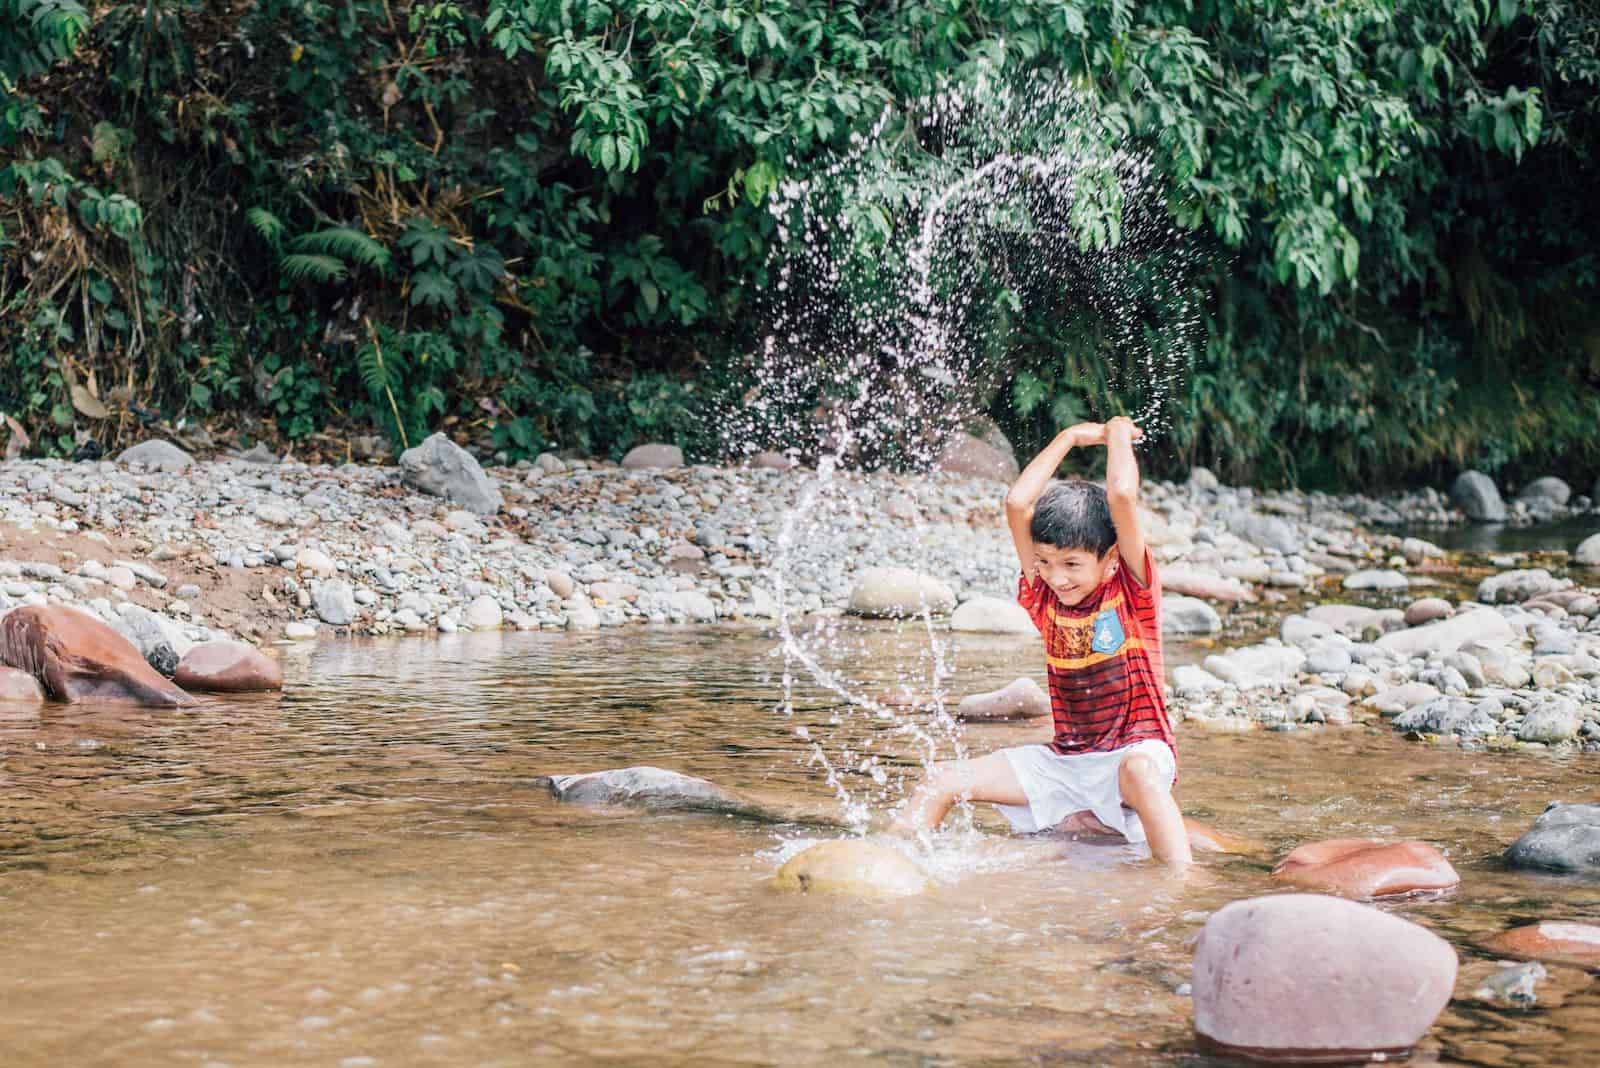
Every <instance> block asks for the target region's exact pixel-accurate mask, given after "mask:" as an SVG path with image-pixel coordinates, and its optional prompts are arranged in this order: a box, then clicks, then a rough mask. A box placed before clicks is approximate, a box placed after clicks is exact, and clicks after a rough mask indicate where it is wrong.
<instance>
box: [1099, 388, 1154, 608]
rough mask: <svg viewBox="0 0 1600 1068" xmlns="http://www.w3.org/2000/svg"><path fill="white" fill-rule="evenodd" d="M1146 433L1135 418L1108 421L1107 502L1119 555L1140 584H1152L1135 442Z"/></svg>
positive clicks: (1122, 416)
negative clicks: (1146, 557)
mask: <svg viewBox="0 0 1600 1068" xmlns="http://www.w3.org/2000/svg"><path fill="white" fill-rule="evenodd" d="M1143 436H1144V432H1143V431H1142V430H1140V429H1139V428H1138V427H1137V426H1135V425H1134V422H1133V420H1132V419H1129V418H1128V417H1127V416H1125V415H1119V416H1117V417H1116V418H1114V419H1111V420H1108V421H1107V422H1106V425H1105V440H1106V503H1108V504H1109V505H1110V506H1111V522H1112V524H1113V525H1114V526H1115V527H1116V528H1117V555H1118V556H1119V557H1120V558H1121V559H1122V566H1123V567H1125V568H1127V569H1128V573H1129V574H1130V575H1132V576H1133V577H1134V580H1135V581H1136V582H1138V583H1139V585H1141V586H1148V585H1149V584H1150V576H1149V574H1148V573H1147V572H1146V569H1145V566H1144V530H1143V529H1141V528H1140V526H1139V461H1138V460H1137V459H1136V458H1135V457H1134V455H1133V443H1134V442H1135V441H1138V440H1139V439H1140V438H1142V437H1143Z"/></svg>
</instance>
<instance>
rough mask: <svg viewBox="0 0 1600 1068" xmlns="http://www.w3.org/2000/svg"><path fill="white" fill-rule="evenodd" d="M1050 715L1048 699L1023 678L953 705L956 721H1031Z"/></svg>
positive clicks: (1042, 691)
mask: <svg viewBox="0 0 1600 1068" xmlns="http://www.w3.org/2000/svg"><path fill="white" fill-rule="evenodd" d="M1049 714H1050V697H1049V695H1048V694H1046V693H1045V692H1044V690H1043V689H1041V688H1040V686H1039V684H1038V683H1037V682H1034V681H1033V680H1032V679H1030V678H1028V677H1027V676H1026V675H1024V676H1022V677H1021V678H1019V679H1017V680H1016V681H1015V682H1012V683H1010V684H1009V685H1007V686H1004V687H1002V688H1001V689H998V690H991V691H989V692H988V693H975V694H972V695H970V696H967V697H963V698H962V699H961V703H960V704H958V705H956V717H957V718H958V719H1033V718H1037V717H1040V716H1048V715H1049Z"/></svg>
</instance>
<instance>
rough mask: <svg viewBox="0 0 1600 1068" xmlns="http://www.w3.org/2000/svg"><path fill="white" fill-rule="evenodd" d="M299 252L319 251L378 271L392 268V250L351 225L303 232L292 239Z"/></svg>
mask: <svg viewBox="0 0 1600 1068" xmlns="http://www.w3.org/2000/svg"><path fill="white" fill-rule="evenodd" d="M291 247H293V248H294V250H295V251H296V252H317V253H321V254H323V255H325V256H337V257H339V258H340V259H341V260H344V261H345V262H347V263H358V264H360V265H361V266H363V267H370V268H372V269H374V270H377V271H386V270H388V269H389V250H388V249H386V248H384V247H383V243H382V242H380V241H378V240H377V238H375V237H373V236H372V235H371V234H368V233H364V232H362V231H360V230H357V229H355V228H354V227H350V226H329V227H326V228H325V229H322V230H313V231H312V232H311V233H309V234H301V235H300V236H299V237H297V238H295V239H294V241H293V242H291Z"/></svg>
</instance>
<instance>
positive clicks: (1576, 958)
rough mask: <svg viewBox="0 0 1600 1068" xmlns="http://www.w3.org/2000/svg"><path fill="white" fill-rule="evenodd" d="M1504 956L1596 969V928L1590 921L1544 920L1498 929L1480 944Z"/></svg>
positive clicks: (1599, 939)
mask: <svg viewBox="0 0 1600 1068" xmlns="http://www.w3.org/2000/svg"><path fill="white" fill-rule="evenodd" d="M1484 945H1485V947H1487V948H1488V949H1489V950H1491V951H1492V952H1495V953H1499V954H1502V955H1504V956H1507V957H1520V958H1523V959H1526V960H1542V961H1548V962H1550V963H1552V964H1576V965H1577V966H1578V967H1580V968H1600V927H1596V926H1595V925H1594V924H1592V923H1560V922H1552V921H1545V922H1543V923H1534V924H1529V925H1528V926H1526V927H1513V928H1512V929H1511V930H1509V931H1502V932H1500V933H1499V934H1497V935H1495V936H1494V937H1493V938H1490V939H1489V940H1488V941H1487V942H1485V943H1484Z"/></svg>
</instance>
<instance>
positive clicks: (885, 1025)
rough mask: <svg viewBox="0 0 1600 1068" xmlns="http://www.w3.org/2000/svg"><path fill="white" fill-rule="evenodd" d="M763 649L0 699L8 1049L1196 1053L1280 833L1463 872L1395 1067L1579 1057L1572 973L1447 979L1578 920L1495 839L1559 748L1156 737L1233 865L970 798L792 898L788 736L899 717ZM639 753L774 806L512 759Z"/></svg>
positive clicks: (438, 662) (292, 673) (876, 746)
mask: <svg viewBox="0 0 1600 1068" xmlns="http://www.w3.org/2000/svg"><path fill="white" fill-rule="evenodd" d="M855 633H856V634H857V636H858V641H857V643H856V648H857V649H858V650H859V654H858V655H860V657H861V658H862V659H861V662H862V664H863V665H864V666H862V667H861V668H859V670H858V671H857V676H858V678H860V679H861V680H863V684H865V685H880V684H881V686H882V688H884V689H889V688H891V687H892V686H893V684H895V683H896V682H897V681H898V680H897V665H904V664H907V663H911V664H915V662H916V659H917V655H918V654H917V650H918V649H919V648H921V647H922V646H923V645H924V644H925V635H923V634H921V633H920V632H919V630H918V628H917V627H916V626H915V625H913V626H910V627H907V628H905V629H904V630H899V629H896V628H893V627H874V628H863V629H861V630H859V631H858V632H855ZM773 646H774V642H773V639H772V638H771V636H769V635H762V634H757V633H753V632H749V631H731V630H729V631H720V630H703V631H688V630H681V629H677V630H665V629H664V630H639V629H634V630H628V631H624V632H607V633H602V634H585V635H565V634H532V635H511V634H506V635H498V634H496V635H472V636H458V637H454V638H447V639H442V640H439V641H407V642H392V643H373V644H351V645H337V644H330V645H322V646H317V647H315V648H305V647H297V648H293V649H290V650H289V651H288V653H287V655H288V657H289V659H288V662H287V672H288V675H289V679H290V687H291V688H290V691H289V693H288V695H286V696H284V697H282V698H268V699H257V698H240V699H228V700H220V699H218V700H210V701H207V702H205V703H203V704H202V705H201V706H200V707H199V708H197V709H195V710H193V711H190V712H186V713H182V714H175V713H146V712H129V711H126V710H122V711H118V710H114V709H105V708H100V709H92V708H72V709H68V708H61V707H52V708H49V709H47V710H46V711H45V712H44V713H43V714H42V715H27V716H20V717H19V716H18V715H16V714H14V713H11V714H7V715H6V718H0V909H3V910H4V915H5V920H6V923H5V934H4V936H3V937H0V1060H3V1063H5V1064H6V1065H64V1064H72V1065H119V1066H122V1065H128V1066H139V1065H217V1064H227V1065H286V1064H318V1065H322V1064H326V1065H347V1066H352V1068H354V1066H360V1065H466V1064H472V1065H526V1064H544V1063H577V1064H603V1063H610V1064H635V1063H642V1062H646V1061H648V1062H652V1063H693V1064H713V1065H729V1064H761V1063H784V1064H815V1063H823V1062H832V1063H838V1062H840V1061H842V1060H851V1061H863V1062H868V1063H885V1064H1012V1063H1022V1064H1026V1063H1045V1064H1061V1063H1093V1064H1148V1063H1153V1062H1155V1063H1191V1062H1197V1061H1198V1058H1196V1056H1195V1054H1194V1053H1193V1049H1194V1047H1193V1043H1192V1038H1191V1030H1190V1027H1191V1018H1190V1009H1189V1001H1188V999H1187V997H1184V996H1181V995H1180V994H1179V993H1177V992H1176V991H1177V990H1178V988H1179V986H1180V984H1182V983H1184V982H1185V981H1186V980H1187V977H1188V972H1189V950H1188V948H1187V947H1186V945H1185V940H1186V939H1188V938H1189V937H1190V936H1191V935H1192V934H1194V933H1195V931H1196V930H1198V928H1199V926H1200V924H1201V922H1203V918H1204V915H1203V914H1204V913H1205V911H1206V910H1209V909H1213V908H1216V907H1217V906H1219V905H1221V904H1222V903H1224V902H1226V901H1228V900H1231V899H1234V898H1237V897H1241V896H1245V895H1249V894H1254V893H1258V892H1261V891H1263V890H1266V889H1268V886H1269V884H1268V882H1267V879H1266V872H1267V868H1268V866H1269V865H1270V862H1271V858H1272V857H1273V856H1274V855H1276V854H1278V853H1280V852H1281V851H1282V850H1283V849H1286V848H1288V847H1290V846H1293V845H1295V844H1298V843H1299V842H1302V841H1306V840H1310V839H1313V838H1323V837H1331V836H1339V835H1352V834H1360V835H1374V836H1416V837H1422V838H1426V839H1429V840H1430V841H1433V842H1436V843H1438V844H1439V845H1441V846H1442V847H1444V848H1445V849H1447V850H1448V851H1449V853H1450V854H1451V856H1452V859H1453V860H1454V862H1455V864H1456V865H1457V867H1458V868H1459V869H1460V870H1461V872H1462V875H1463V879H1464V883H1463V887H1462V889H1461V890H1460V891H1459V892H1457V893H1456V894H1454V895H1453V896H1451V897H1449V898H1446V899H1444V900H1438V901H1423V902H1411V903H1408V904H1405V905H1402V906H1399V908H1400V910H1401V911H1402V912H1403V913H1404V914H1406V915H1407V916H1409V917H1411V918H1413V919H1415V920H1417V921H1419V922H1421V923H1424V924H1427V925H1428V926H1430V927H1432V928H1433V929H1435V930H1437V931H1438V932H1440V933H1441V934H1442V935H1444V936H1445V937H1446V938H1449V939H1450V940H1452V941H1453V942H1454V943H1455V944H1456V945H1457V946H1458V947H1459V948H1460V950H1461V952H1462V961H1463V977H1462V980H1461V983H1460V985H1459V987H1458V998H1457V1000H1456V1001H1455V1002H1454V1003H1453V1004H1452V1006H1451V1008H1450V1010H1449V1011H1448V1013H1447V1015H1446V1016H1445V1018H1444V1019H1443V1020H1442V1021H1441V1024H1440V1025H1439V1027H1438V1028H1436V1030H1435V1032H1434V1035H1433V1037H1431V1038H1430V1039H1429V1040H1428V1042H1427V1044H1426V1046H1425V1047H1424V1049H1423V1051H1422V1053H1421V1056H1420V1059H1422V1060H1423V1061H1425V1062H1432V1061H1438V1062H1440V1063H1467V1064H1536V1065H1557V1064H1562V1065H1564V1064H1577V1063H1595V1062H1596V1061H1600V997H1597V996H1596V991H1595V989H1594V986H1593V984H1592V983H1591V982H1590V979H1589V977H1588V976H1587V975H1586V974H1585V973H1583V972H1581V971H1578V970H1575V969H1565V968H1552V969H1551V971H1552V974H1553V976H1554V978H1553V979H1552V981H1550V982H1548V983H1546V984H1544V985H1543V986H1542V988H1541V994H1542V995H1543V996H1544V998H1545V1002H1546V1004H1547V1005H1548V1007H1541V1008H1540V1009H1539V1010H1536V1011H1534V1012H1532V1013H1521V1012H1516V1011H1512V1010H1508V1009H1503V1008H1498V1007H1494V1006H1491V1005H1488V1004H1485V1003H1482V1002H1479V1001H1477V1000H1475V998H1474V996H1473V994H1472V991H1473V990H1474V989H1475V988H1476V986H1477V981H1478V980H1479V979H1480V978H1481V977H1482V976H1483V975H1484V974H1486V973H1487V972H1488V971H1489V970H1491V964H1490V962H1489V960H1488V958H1487V957H1484V956H1482V955H1481V954H1479V953H1478V951H1477V950H1475V949H1474V948H1473V946H1474V944H1475V943H1476V942H1477V940H1479V939H1480V938H1482V937H1483V936H1484V935H1486V934H1488V933H1491V932H1494V931H1497V930H1500V929H1501V928H1503V927H1505V926H1508V925H1510V924H1512V923H1513V922H1518V921H1522V920H1528V919H1534V918H1543V917H1559V918H1575V919H1587V920H1589V921H1600V887H1597V886H1595V885H1594V884H1590V883H1584V882H1578V881H1572V880H1566V879H1559V878H1552V877H1542V876H1531V875H1524V874H1514V873H1510V872H1506V871H1503V870H1502V869H1501V866H1500V864H1499V862H1498V859H1497V858H1498V856H1499V854H1500V851H1501V850H1502V849H1503V848H1504V846H1505V845H1506V844H1507V843H1508V842H1510V841H1511V840H1512V839H1514V838H1515V837H1516V836H1517V834H1518V833H1520V831H1521V830H1522V829H1524V828H1525V827H1526V826H1527V825H1528V824H1529V823H1530V822H1531V821H1532V819H1533V818H1534V816H1535V815H1536V814H1537V813H1538V811H1539V810H1540V809H1541V808H1542V806H1543V805H1544V803H1545V802H1546V801H1547V800H1549V799H1551V798H1571V799H1577V798H1580V797H1590V796H1592V793H1593V784H1594V781H1595V780H1594V775H1593V765H1592V764H1591V763H1587V762H1586V761H1585V760H1584V758H1582V757H1559V756H1551V755H1548V754H1545V755H1539V756H1534V755H1501V754H1487V753H1463V752H1460V751H1457V750H1453V749H1430V748H1425V747H1421V746H1418V745H1415V744H1411V743H1407V742H1404V741H1402V740H1399V739H1397V738H1396V737H1394V736H1393V735H1391V734H1390V733H1388V732H1386V731H1383V732H1369V731H1366V730H1360V729H1352V730H1343V731H1329V732H1317V733H1313V732H1299V733H1294V734H1259V733H1257V734H1248V735H1216V734H1200V733H1197V732H1193V731H1184V730H1182V729H1180V732H1179V733H1180V748H1181V756H1182V760H1183V770H1182V777H1181V781H1180V784H1179V790H1180V795H1181V801H1182V803H1183V806H1184V808H1185V810H1186V811H1188V812H1190V813H1191V814H1194V815H1197V816H1200V817H1201V818H1204V819H1208V820H1211V821H1213V822H1215V823H1217V824H1218V825H1220V826H1222V827H1224V828H1226V829H1228V830H1232V831H1234V832H1237V833H1242V834H1246V835H1250V836H1253V837H1255V838H1257V839H1260V840H1261V841H1262V843H1263V845H1264V846H1265V847H1266V848H1265V851H1264V852H1263V853H1262V855H1261V856H1259V857H1254V858H1250V857H1236V858H1225V859H1220V860H1218V859H1213V860H1210V861H1208V862H1207V864H1206V868H1205V873H1204V876H1203V878H1202V879H1201V880H1200V882H1199V884H1198V885H1195V886H1191V887H1188V888H1185V889H1179V888H1177V887H1174V886H1173V885H1172V884H1170V883H1168V882H1167V881H1165V880H1164V879H1162V878H1161V877H1160V875H1159V874H1158V873H1157V872H1155V871H1153V870H1151V868H1150V866H1149V865H1148V864H1147V863H1145V864H1142V863H1138V862H1135V861H1134V860H1133V859H1132V858H1131V856H1130V854H1129V852H1128V851H1127V850H1126V849H1119V848H1109V847H1103V846H1091V845H1085V844H1074V843H1068V842H1063V841H1057V840H1049V839H1036V840H1031V841H1030V840H1019V839H1012V838H1007V837H1005V836H1004V835H1003V834H1002V833H1001V827H1002V824H1001V822H1000V821H999V820H998V819H997V818H996V817H994V816H993V815H992V814H990V813H987V812H981V813H979V814H977V817H976V825H977V828H978V829H977V830H976V831H970V832H962V831H953V832H951V833H949V834H947V835H946V836H945V840H944V841H943V842H941V844H940V846H939V851H938V855H937V857H936V858H935V861H934V863H933V864H932V867H933V868H934V870H935V872H936V874H937V877H938V881H939V886H938V888H937V890H936V891H934V892H933V893H931V894H930V895H928V896H925V897H923V898H921V899H916V900H912V901H909V902H898V903H892V904H873V903H864V902H857V901H850V900H839V899H830V898H826V897H818V896H789V895H784V894H780V893H777V892H775V891H773V890H772V889H770V887H769V885H768V882H769V878H770V876H771V874H772V872H773V870H774V869H775V867H776V865H777V864H778V863H779V861H780V858H781V857H782V856H784V855H786V853H788V852H790V851H792V850H793V849H794V848H796V841H797V840H800V839H808V838H813V837H819V836H829V835H833V834H837V833H839V832H837V831H834V830H832V829H831V828H830V827H829V826H828V825H827V822H826V821H827V820H829V819H831V818H833V817H835V816H836V814H837V805H836V802H835V801H834V799H833V798H832V796H831V795H830V794H829V793H828V791H827V790H826V788H825V787H824V786H823V785H822V783H821V779H820V775H819V774H818V772H817V770H816V769H814V768H811V767H808V766H806V764H805V763H804V759H805V756H806V753H807V747H806V746H805V744H804V743H803V742H802V741H801V740H799V739H798V738H797V737H796V736H795V734H794V728H795V727H796V726H798V725H805V726H807V727H808V729H809V730H811V731H813V732H824V731H835V732H854V733H855V734H857V735H859V745H860V747H861V749H862V750H863V751H873V752H879V753H883V754H886V758H885V763H886V765H887V767H888V768H889V770H890V772H891V775H890V779H891V782H893V780H894V779H895V778H897V777H898V776H900V775H902V774H909V773H911V772H912V771H913V770H914V769H913V768H912V767H911V766H910V764H911V761H910V759H909V754H910V752H911V743H910V741H909V739H905V740H902V736H901V735H898V734H896V733H895V732H894V731H893V724H892V723H888V722H884V721H878V720H874V719H872V718H870V717H859V716H845V717H843V719H842V721H841V722H840V723H838V724H833V723H831V720H832V719H833V718H834V717H835V714H836V712H837V711H838V710H837V708H836V707H835V706H833V705H830V704H827V703H825V702H824V701H823V700H822V697H821V695H819V694H814V693H813V694H810V695H807V694H806V693H805V692H804V691H803V690H801V691H800V692H798V693H797V695H796V696H797V706H798V710H797V712H796V713H795V716H794V718H793V719H786V718H785V717H783V716H782V715H780V714H778V713H777V712H776V711H775V706H776V704H777V697H778V693H779V687H778V686H777V684H776V681H775V678H774V676H775V674H776V673H778V672H780V671H781V670H782V664H781V661H779V660H778V659H776V658H775V657H774V656H773V655H772V649H773ZM955 659H956V673H955V682H954V689H955V690H956V691H957V693H963V692H970V691H972V690H975V689H981V688H988V687H989V686H990V685H991V684H998V683H1003V682H1006V681H1008V680H1009V679H1010V678H1012V677H1014V676H1015V675H1016V674H1018V673H1019V672H1022V671H1033V670H1035V669H1036V659H1037V657H1036V651H1035V648H1034V644H1033V643H1032V642H1029V641H1027V640H1020V641H1009V640H1007V641H1000V640H996V639H982V640H979V639H963V640H958V641H957V642H956V650H955ZM1174 659H1177V658H1176V657H1175V658H1174ZM1041 732H1042V729H1041V728H1038V727H1025V726H1015V725H1010V726H983V727H971V728H969V729H968V731H967V737H966V740H967V743H968V744H969V745H970V746H971V747H972V748H973V749H974V750H975V751H979V752H981V751H986V750H988V749H991V748H994V747H996V746H1000V745H1005V744H1014V743H1016V742H1019V741H1024V740H1027V739H1029V738H1030V737H1033V736H1035V735H1037V734H1038V733H1041ZM896 752H900V753H901V754H903V756H904V757H905V759H903V760H899V761H897V760H896V759H895V758H894V754H895V753H896ZM634 763H654V764H660V765H663V766H666V767H670V768H675V769H679V770H683V771H687V772H691V773H694V774H699V775H704V776H707V777H709V778H711V779H714V780H715V781H717V782H719V783H721V784H723V785H725V786H729V787H732V788H735V789H738V790H741V791H743V792H745V793H747V794H749V795H751V796H753V797H756V798H759V799H761V800H764V801H767V802H769V803H771V804H772V805H775V806H777V807H779V808H782V809H783V810H785V811H789V812H793V813H794V814H795V816H796V821H795V822H793V823H788V824H776V825H774V824H761V823H755V822H751V821H746V820H738V819H733V818H728V817H724V816H710V815H690V814H682V815H667V816H660V815H658V816H647V815H644V814H640V813H636V812H627V811H603V810H592V809H584V808H574V807H565V806H561V805H558V804H556V803H555V802H553V801H552V800H551V799H550V798H549V797H548V795H547V793H546V792H545V791H544V790H542V789H541V788H539V787H538V786H537V784H535V782H534V781H533V780H534V778H535V776H537V775H540V774H545V773H552V772H566V771H581V770H591V769H595V768H601V767H610V766H617V765H624V764H634Z"/></svg>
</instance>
